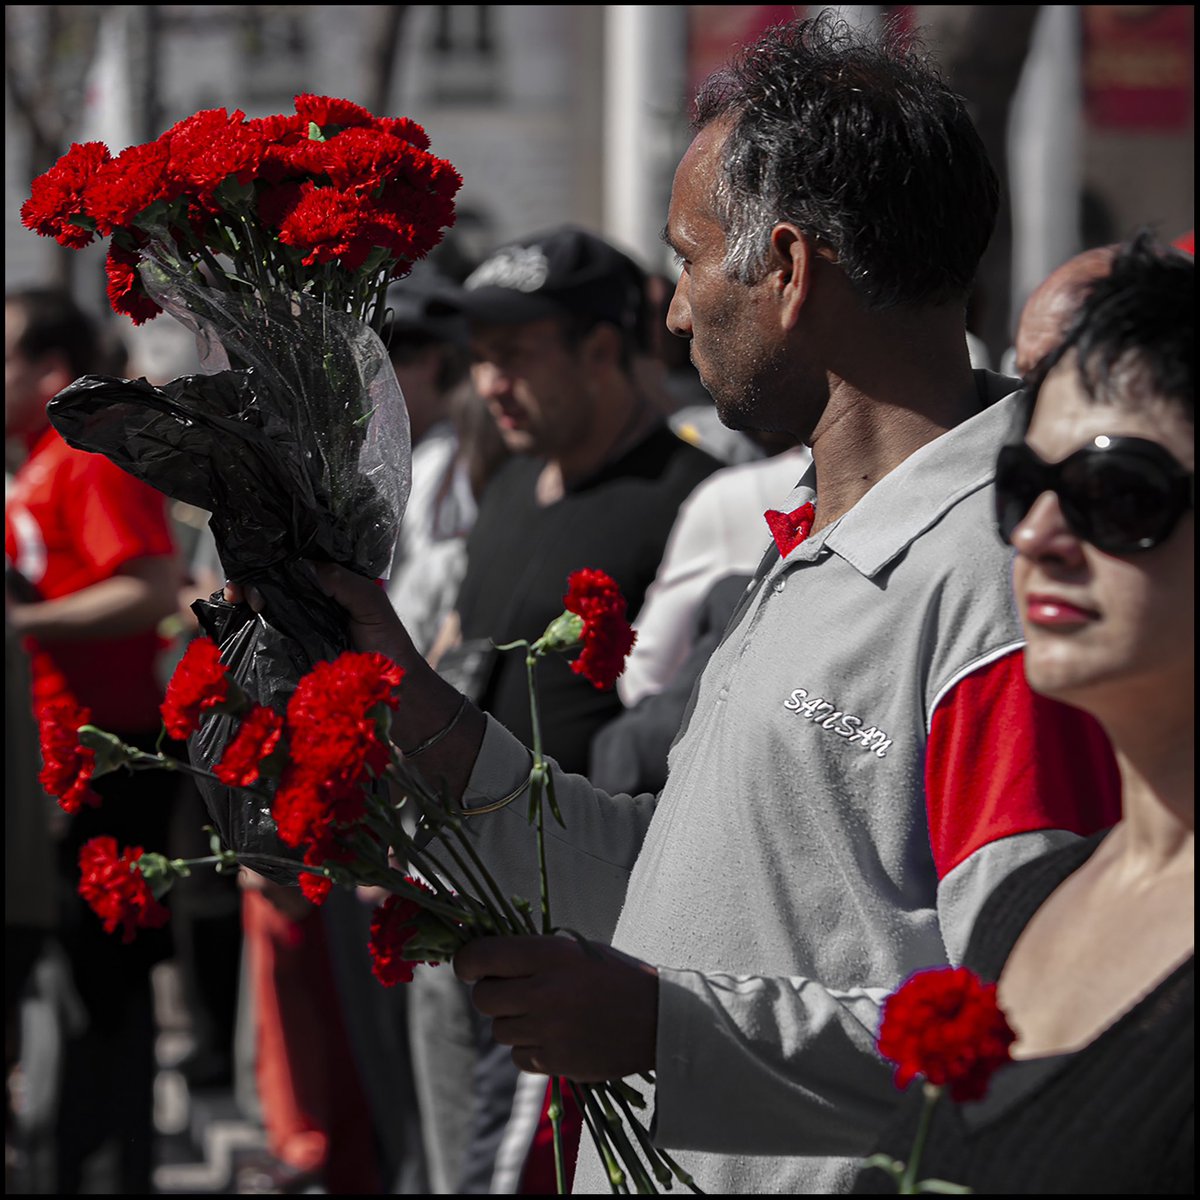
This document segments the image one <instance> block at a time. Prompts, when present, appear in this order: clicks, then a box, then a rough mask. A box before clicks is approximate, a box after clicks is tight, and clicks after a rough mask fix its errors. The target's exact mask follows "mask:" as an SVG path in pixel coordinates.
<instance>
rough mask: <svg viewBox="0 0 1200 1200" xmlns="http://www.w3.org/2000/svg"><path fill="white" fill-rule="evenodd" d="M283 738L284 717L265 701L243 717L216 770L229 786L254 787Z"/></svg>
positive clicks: (214, 768) (216, 774)
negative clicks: (270, 707)
mask: <svg viewBox="0 0 1200 1200" xmlns="http://www.w3.org/2000/svg"><path fill="white" fill-rule="evenodd" d="M282 739H283V718H282V717H281V716H280V715H279V714H278V713H276V712H274V711H272V710H271V709H269V708H264V707H263V706H262V705H261V704H256V705H254V706H253V707H252V708H251V709H250V711H249V712H248V713H247V714H246V716H245V717H243V718H242V722H241V724H240V725H239V726H238V731H237V733H236V734H235V735H234V737H232V738H231V739H230V741H229V743H228V744H227V745H226V747H225V752H224V753H223V754H222V755H221V760H220V762H218V763H217V765H216V766H215V767H213V774H214V775H215V776H216V777H217V778H218V779H219V780H220V781H221V782H222V783H224V784H227V785H228V786H229V787H250V786H251V784H253V783H254V782H255V781H256V780H257V779H258V778H259V777H260V775H262V774H263V768H264V766H265V765H266V764H268V763H269V762H271V760H272V759H273V758H274V757H276V752H277V751H278V750H279V748H280V743H281V741H282Z"/></svg>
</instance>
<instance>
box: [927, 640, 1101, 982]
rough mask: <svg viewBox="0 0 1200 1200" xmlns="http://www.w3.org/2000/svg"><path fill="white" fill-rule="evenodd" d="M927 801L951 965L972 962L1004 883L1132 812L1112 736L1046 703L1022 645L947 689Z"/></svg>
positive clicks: (936, 716) (934, 729)
mask: <svg viewBox="0 0 1200 1200" xmlns="http://www.w3.org/2000/svg"><path fill="white" fill-rule="evenodd" d="M925 796H926V812H927V815H928V821H929V844H930V847H931V849H932V851H933V861H934V866H935V868H936V870H937V877H938V921H939V925H940V926H941V930H942V939H943V941H944V943H945V946H946V952H947V956H948V958H949V959H950V961H951V962H958V961H959V960H960V959H961V958H962V954H963V952H964V951H965V950H966V947H967V941H968V938H969V937H970V933H971V926H972V925H973V924H974V921H975V916H976V914H977V913H978V912H979V909H980V907H981V906H982V904H983V902H984V900H986V899H987V897H988V895H989V894H990V893H991V892H992V891H993V889H994V888H995V887H996V885H997V884H998V883H999V882H1000V881H1001V880H1002V879H1004V878H1005V877H1006V876H1007V875H1009V874H1010V873H1011V872H1012V871H1013V870H1014V869H1015V868H1016V867H1018V866H1020V865H1021V864H1022V863H1025V862H1028V861H1029V860H1030V859H1031V858H1035V857H1037V856H1038V855H1039V854H1042V853H1045V852H1046V851H1048V850H1051V849H1054V848H1055V847H1057V846H1060V845H1062V844H1064V843H1065V842H1067V841H1070V840H1071V839H1073V838H1076V837H1086V836H1088V835H1090V834H1093V833H1096V832H1098V831H1099V830H1101V829H1106V828H1108V827H1109V826H1110V825H1113V824H1115V823H1116V821H1117V820H1118V818H1119V817H1120V815H1121V807H1120V805H1121V799H1120V778H1119V776H1118V773H1117V764H1116V759H1115V758H1114V756H1113V751H1112V747H1111V746H1110V744H1109V741H1108V738H1107V737H1106V736H1105V734H1104V731H1103V730H1102V729H1101V728H1100V726H1099V725H1098V724H1097V723H1096V721H1095V720H1094V719H1093V718H1092V717H1090V716H1088V714H1086V713H1084V712H1081V711H1080V710H1079V709H1077V708H1071V707H1069V706H1068V705H1065V704H1060V703H1058V702H1057V701H1054V700H1050V699H1047V698H1046V697H1045V696H1039V695H1037V694H1036V693H1035V692H1034V691H1033V690H1032V689H1031V688H1030V687H1029V684H1028V683H1027V682H1026V679H1025V656H1024V651H1023V650H1022V649H1013V650H1012V651H1010V652H1009V653H1007V654H1004V655H1003V656H1001V657H999V658H997V659H995V660H993V661H990V662H988V663H986V664H984V665H981V666H979V667H977V668H976V669H973V670H969V671H967V672H964V673H963V675H962V676H961V677H960V678H959V679H957V680H954V681H952V683H951V685H950V686H949V687H947V688H945V689H943V692H942V695H941V697H940V698H939V699H938V701H937V702H936V703H935V705H934V708H933V714H932V717H931V721H930V728H929V742H928V746H927V750H926V757H925Z"/></svg>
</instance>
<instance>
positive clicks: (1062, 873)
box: [855, 237, 1195, 1195]
mask: <svg viewBox="0 0 1200 1200" xmlns="http://www.w3.org/2000/svg"><path fill="white" fill-rule="evenodd" d="M1194 275H1195V267H1194V261H1193V260H1192V259H1190V258H1187V257H1185V256H1183V255H1179V254H1176V253H1174V252H1172V251H1170V250H1166V249H1160V248H1157V247H1155V246H1154V245H1153V244H1151V243H1150V242H1149V240H1148V239H1147V238H1144V237H1143V238H1140V239H1138V241H1137V242H1135V244H1134V245H1133V246H1131V247H1129V248H1128V249H1126V250H1123V251H1122V252H1121V253H1120V254H1118V256H1117V257H1116V258H1115V260H1114V263H1113V266H1112V270H1111V273H1110V274H1109V275H1108V276H1106V277H1105V278H1103V279H1101V280H1099V281H1098V282H1097V283H1096V284H1095V285H1094V286H1093V288H1092V289H1091V291H1090V292H1089V294H1088V297H1087V299H1086V300H1085V301H1084V303H1083V306H1082V308H1081V310H1080V312H1079V314H1078V316H1077V318H1076V320H1075V321H1074V323H1073V324H1072V326H1071V329H1070V330H1069V332H1068V333H1067V335H1066V338H1065V341H1064V343H1063V345H1062V346H1061V347H1060V348H1059V349H1058V350H1057V351H1056V352H1055V353H1054V354H1052V355H1051V356H1050V357H1049V358H1048V359H1047V360H1046V361H1045V362H1044V363H1043V364H1042V365H1041V367H1040V368H1039V369H1038V370H1037V372H1035V375H1034V377H1033V379H1032V380H1031V382H1030V389H1029V391H1030V406H1031V407H1030V420H1029V425H1028V431H1027V434H1026V437H1025V440H1024V442H1023V443H1021V444H1018V445H1016V446H1010V447H1006V448H1005V449H1004V451H1003V452H1002V453H1001V456H1000V460H999V463H998V467H997V478H996V503H997V516H998V525H999V532H1000V536H1001V537H1003V538H1004V539H1005V540H1006V541H1008V542H1010V543H1011V545H1012V546H1013V547H1014V549H1015V551H1016V556H1015V562H1014V568H1013V583H1014V590H1015V593H1016V600H1017V604H1018V607H1019V610H1020V614H1021V618H1022V621H1023V623H1024V627H1025V634H1026V639H1027V645H1026V650H1025V664H1026V667H1025V669H1026V673H1027V676H1028V679H1029V682H1030V684H1031V685H1032V687H1033V688H1034V690H1035V691H1038V692H1041V693H1044V694H1045V695H1048V696H1052V697H1054V698H1055V699H1058V700H1061V701H1065V702H1067V703H1069V704H1072V705H1075V706H1076V707H1078V708H1081V709H1084V710H1086V711H1087V712H1090V713H1091V714H1092V715H1093V716H1095V717H1096V718H1097V719H1098V720H1099V722H1100V723H1101V725H1103V727H1104V728H1105V730H1106V732H1107V733H1108V735H1109V737H1110V739H1111V740H1112V743H1113V745H1114V747H1115V749H1116V751H1117V756H1118V761H1119V764H1120V769H1121V787H1122V817H1121V820H1120V821H1119V822H1118V824H1117V825H1116V826H1114V827H1113V828H1112V829H1111V830H1110V831H1108V832H1107V833H1106V834H1102V835H1099V836H1097V837H1094V838H1090V839H1087V840H1086V841H1083V842H1079V843H1076V844H1074V845H1071V846H1069V847H1066V848H1064V849H1062V850H1058V851H1055V852H1053V853H1051V854H1049V855H1047V856H1045V857H1044V858H1041V859H1039V860H1036V861H1035V862H1033V863H1030V864H1029V865H1028V866H1026V867H1024V868H1022V869H1020V870H1018V871H1017V872H1015V873H1014V874H1013V875H1012V876H1010V877H1009V878H1008V879H1007V880H1006V881H1005V882H1004V883H1003V884H1002V885H1001V886H1000V888H999V889H998V890H997V891H996V892H995V893H993V895H992V896H991V897H990V899H989V900H988V902H987V904H986V905H985V906H984V908H983V910H982V911H981V913H980V915H979V918H978V920H977V923H976V925H975V929H974V933H973V936H972V941H971V945H970V948H969V949H968V952H967V955H966V960H965V965H967V966H969V967H971V968H972V969H973V970H975V971H976V972H977V973H978V974H980V975H981V976H982V977H983V978H984V979H986V980H997V981H998V998H999V1002H1000V1005H1001V1007H1002V1008H1003V1009H1004V1011H1005V1013H1006V1015H1007V1017H1008V1020H1009V1023H1010V1024H1011V1026H1012V1028H1013V1029H1014V1031H1015V1032H1016V1035H1017V1039H1016V1041H1015V1043H1014V1045H1013V1047H1012V1054H1013V1060H1014V1061H1013V1062H1012V1063H1010V1064H1008V1065H1006V1066H1005V1067H1003V1068H1001V1070H1000V1071H999V1072H998V1073H997V1074H996V1075H995V1077H994V1078H993V1080H992V1083H991V1087H990V1089H989V1091H988V1094H987V1096H986V1097H985V1098H984V1099H983V1100H981V1101H977V1102H973V1103H965V1104H952V1103H951V1102H950V1101H949V1100H946V1099H943V1100H942V1101H941V1102H940V1103H939V1104H938V1105H937V1106H936V1108H935V1110H934V1117H933V1121H932V1124H931V1126H930V1130H929V1134H928V1140H927V1141H926V1143H925V1147H924V1152H923V1154H922V1156H921V1158H920V1167H919V1170H918V1173H917V1178H918V1179H922V1180H924V1179H941V1180H949V1181H951V1182H953V1183H957V1184H964V1185H967V1186H968V1187H970V1188H972V1189H974V1190H975V1191H979V1192H1008V1193H1125V1194H1137V1195H1143V1194H1157V1193H1174V1192H1191V1191H1192V1190H1193V1189H1192V1181H1193V1170H1194V1168H1193V1151H1194V1135H1193V1117H1194V1059H1193V1046H1194V1041H1193V1014H1194V1007H1195V990H1194V989H1195V960H1194V927H1193V885H1194V859H1193V831H1194V783H1195V781H1194V742H1193V737H1194V733H1193V725H1194V687H1195V665H1194V647H1195V624H1194V611H1193V606H1194V583H1193V580H1194V535H1195V527H1194V503H1195V424H1194V395H1195V390H1194V374H1193V370H1194V368H1193V341H1194V321H1195V316H1194V304H1193V284H1194ZM920 1093H921V1089H920V1088H918V1087H913V1088H911V1089H910V1094H908V1095H906V1097H905V1101H904V1104H903V1105H902V1109H901V1112H900V1114H899V1115H898V1118H897V1121H896V1123H895V1124H894V1125H893V1127H892V1128H890V1129H889V1130H888V1131H887V1133H886V1135H885V1136H884V1138H883V1142H882V1146H881V1149H882V1150H884V1151H885V1152H886V1153H887V1154H889V1155H891V1156H893V1157H894V1158H898V1159H901V1160H904V1159H906V1158H907V1157H908V1156H909V1154H910V1152H911V1151H912V1147H913V1141H914V1134H915V1131H916V1127H917V1122H918V1117H919V1113H920V1110H921V1108H922V1098H921V1094H920ZM855 1190H856V1191H857V1192H860V1193H861V1192H888V1191H894V1190H895V1185H894V1183H893V1182H892V1180H891V1178H890V1177H889V1176H888V1175H886V1174H885V1173H884V1172H883V1171H881V1170H879V1169H876V1168H870V1169H867V1170H865V1171H863V1172H862V1174H861V1175H860V1176H859V1180H858V1183H857V1186H856V1188H855Z"/></svg>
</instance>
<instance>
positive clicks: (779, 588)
mask: <svg viewBox="0 0 1200 1200" xmlns="http://www.w3.org/2000/svg"><path fill="white" fill-rule="evenodd" d="M785 582H786V581H785V580H783V579H777V580H776V581H775V590H776V591H777V592H782V591H783V585H784V583H785Z"/></svg>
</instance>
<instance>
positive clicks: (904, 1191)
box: [898, 1083, 942, 1196]
mask: <svg viewBox="0 0 1200 1200" xmlns="http://www.w3.org/2000/svg"><path fill="white" fill-rule="evenodd" d="M921 1090H922V1092H923V1093H924V1095H925V1104H924V1106H923V1107H922V1109H921V1119H920V1121H919V1123H918V1124H917V1136H916V1139H915V1140H914V1142H913V1148H912V1154H910V1155H909V1157H908V1163H907V1164H906V1166H905V1168H904V1174H903V1175H901V1177H900V1186H899V1189H898V1190H899V1192H900V1195H902V1196H915V1195H917V1193H918V1192H919V1190H920V1189H919V1188H918V1187H917V1171H918V1170H919V1169H920V1166H921V1155H922V1154H923V1153H924V1151H925V1139H926V1138H927V1137H928V1136H929V1124H930V1121H931V1120H932V1118H933V1109H934V1106H935V1105H936V1104H937V1102H938V1101H939V1100H940V1099H941V1097H942V1089H941V1088H940V1087H938V1086H937V1085H936V1084H932V1083H924V1084H922V1087H921Z"/></svg>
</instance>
